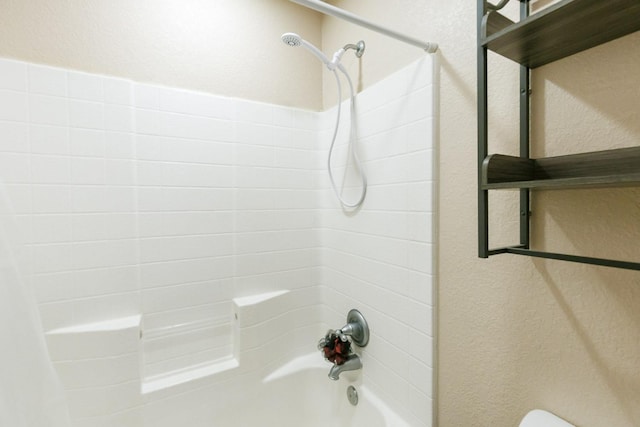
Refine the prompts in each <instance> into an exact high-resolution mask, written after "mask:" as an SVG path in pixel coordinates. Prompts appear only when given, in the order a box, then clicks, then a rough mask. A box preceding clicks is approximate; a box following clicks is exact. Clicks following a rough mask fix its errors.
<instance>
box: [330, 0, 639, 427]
mask: <svg viewBox="0 0 640 427" xmlns="http://www.w3.org/2000/svg"><path fill="white" fill-rule="evenodd" d="M333 3H334V4H336V5H337V6H339V7H343V8H344V9H347V10H350V11H353V12H355V13H358V14H360V15H362V16H364V17H367V18H369V19H372V20H375V21H377V22H380V23H385V25H387V26H390V27H395V28H398V29H402V30H404V31H406V32H407V33H409V34H411V35H414V36H417V37H421V38H424V39H433V41H436V42H438V43H440V46H441V52H440V54H439V55H440V63H441V67H442V68H441V82H442V84H441V92H440V93H441V101H440V113H441V123H440V189H439V191H440V197H439V202H440V216H439V234H440V239H439V243H440V253H439V258H440V262H439V273H440V278H439V295H438V299H439V321H438V322H439V329H438V333H439V343H438V345H439V351H438V359H439V373H438V381H439V393H438V401H439V403H438V413H439V423H438V425H439V426H440V427H460V426H482V427H484V426H491V427H512V426H516V425H517V424H518V421H519V419H521V418H522V416H523V415H524V414H525V413H526V412H527V411H528V410H529V409H531V408H534V407H540V408H544V409H547V410H550V411H553V412H555V413H556V414H558V415H560V416H562V417H564V418H566V419H567V420H569V421H571V422H573V423H575V424H576V425H578V426H581V427H610V426H616V427H632V426H638V425H640V371H639V369H638V367H639V366H640V333H639V331H640V273H639V272H631V271H624V270H616V269H609V268H600V267H590V266H586V265H581V264H571V263H566V262H561V261H543V260H534V259H530V258H527V257H518V256H515V255H502V256H497V257H492V258H490V259H489V260H480V259H478V258H477V257H476V236H477V232H476V206H477V205H476V2H473V1H469V0H450V1H446V2H445V1H440V0H385V1H383V0H374V1H372V0H340V1H336V2H333ZM512 3H516V4H517V3H518V2H512ZM550 3H551V1H548V0H545V1H538V2H537V3H535V7H536V8H539V7H542V6H544V5H548V4H550ZM509 7H511V5H510V6H509ZM509 13H510V12H509ZM359 38H364V39H365V41H366V42H367V49H368V52H367V53H366V54H365V57H363V59H362V61H361V63H360V62H359V61H352V62H347V64H348V65H349V68H350V70H351V71H352V73H358V72H359V71H361V80H362V82H363V85H364V86H365V87H366V86H367V85H369V84H371V83H373V82H375V81H377V80H379V79H380V78H382V77H384V76H385V75H387V74H388V73H390V72H392V71H393V70H396V69H397V68H399V67H400V66H402V65H404V64H406V63H408V62H410V61H412V60H414V59H415V58H417V57H418V56H419V55H421V54H422V53H421V52H420V51H416V50H415V49H414V48H412V47H410V46H404V45H403V44H402V43H400V42H396V41H393V40H391V39H387V38H386V37H384V36H379V35H374V34H371V33H370V32H368V31H364V30H362V29H360V28H358V27H355V26H353V25H351V24H347V23H343V22H339V21H337V20H336V19H333V18H330V19H326V20H325V21H324V24H323V41H324V46H325V51H332V50H333V49H335V48H336V47H338V46H340V45H342V44H344V43H345V42H353V41H354V40H357V39H359ZM638 46H640V33H636V34H634V35H631V36H627V37H626V38H624V39H620V40H618V41H615V42H612V43H610V44H607V45H605V46H600V47H598V48H595V49H592V50H590V51H588V52H584V53H581V54H579V55H575V56H573V57H571V58H566V59H565V60H562V61H559V62H557V63H554V64H551V65H548V66H546V67H542V68H540V69H537V70H535V71H534V74H533V81H532V85H533V91H534V92H533V99H532V103H533V121H534V125H533V129H532V134H533V141H532V143H533V147H534V148H533V149H532V152H533V155H535V156H540V155H555V154H562V153H573V152H580V151H584V150H597V149H607V148H613V147H624V146H633V145H638V144H639V143H640V105H639V103H638V100H639V99H640V85H639V84H638V76H639V75H640V49H638ZM490 67H491V68H490V70H491V77H490V109H491V123H490V125H491V144H490V151H491V152H505V153H509V152H515V150H517V147H516V144H517V133H516V132H517V130H516V129H515V127H514V126H513V124H511V122H512V121H514V120H516V119H517V117H516V114H517V99H518V82H517V67H516V66H514V65H513V64H511V63H509V61H506V60H503V59H501V58H498V57H496V56H495V55H491V56H490ZM326 83H327V82H325V84H326ZM333 96H334V95H333V92H332V87H331V86H329V85H328V84H326V86H325V105H327V104H331V103H332V102H333V99H334V98H332V97H333ZM516 203H517V195H516V193H514V192H505V193H492V194H491V209H492V210H491V212H492V221H491V225H492V230H491V237H492V243H493V244H495V245H497V244H499V243H514V241H515V240H516V238H517V235H516V234H515V233H516V226H517V223H516V218H517V217H516V215H517V211H515V210H514V209H517V205H516ZM533 215H534V216H533V225H534V227H535V230H536V231H535V232H534V234H533V239H534V243H535V246H536V247H538V248H543V249H548V250H553V251H558V252H560V251H568V252H571V253H577V254H584V255H592V256H603V257H612V258H622V259H627V260H635V261H638V260H639V259H640V245H638V241H639V240H640V189H637V188H636V189H605V190H579V191H555V192H537V193H535V194H534V196H533Z"/></svg>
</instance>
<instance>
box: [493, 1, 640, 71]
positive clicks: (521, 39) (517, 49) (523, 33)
mask: <svg viewBox="0 0 640 427" xmlns="http://www.w3.org/2000/svg"><path fill="white" fill-rule="evenodd" d="M638 30H640V1H638V0H606V1H603V0H562V1H560V2H559V3H557V4H555V5H553V6H550V7H548V8H546V9H544V10H542V11H540V12H538V13H535V14H533V15H531V16H529V17H528V18H526V19H524V20H522V21H520V22H518V23H515V24H513V25H510V26H508V27H507V28H504V29H502V30H500V31H497V32H496V33H494V34H490V35H488V37H486V38H485V39H483V41H482V44H483V45H484V46H486V47H487V48H488V49H489V50H492V51H494V52H496V53H498V54H500V55H502V56H505V57H507V58H509V59H511V60H513V61H516V62H518V63H520V64H522V65H526V66H527V67H529V68H536V67H540V66H542V65H545V64H548V63H550V62H553V61H556V60H558V59H561V58H565V57H567V56H570V55H573V54H575V53H578V52H581V51H583V50H586V49H589V48H592V47H594V46H598V45H600V44H603V43H606V42H609V41H611V40H614V39H617V38H619V37H622V36H625V35H627V34H631V33H634V32H636V31H638ZM487 32H489V33H490V32H491V31H489V30H488V29H487Z"/></svg>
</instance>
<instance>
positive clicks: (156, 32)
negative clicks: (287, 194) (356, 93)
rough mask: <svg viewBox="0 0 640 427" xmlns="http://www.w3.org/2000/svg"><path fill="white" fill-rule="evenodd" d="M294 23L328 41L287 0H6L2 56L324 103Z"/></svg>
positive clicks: (281, 100)
mask: <svg viewBox="0 0 640 427" xmlns="http://www.w3.org/2000/svg"><path fill="white" fill-rule="evenodd" d="M286 31H297V32H300V33H304V37H305V38H307V39H308V40H310V41H312V42H313V43H319V42H320V17H319V16H318V15H317V14H314V13H311V12H308V11H306V10H305V9H301V8H300V7H298V6H296V5H294V4H292V3H290V2H288V1H283V0H215V1H211V0H185V1H174V0H134V1H131V0H65V1H48V0H3V1H1V2H0V56H5V57H13V58H17V59H21V60H25V61H30V62H35V63H42V64H49V65H54V66H59V67H66V68H72V69H76V70H81V71H88V72H92V73H100V74H107V75H112V76H119V77H126V78H130V79H133V80H135V81H139V82H151V83H157V84H161V85H165V86H172V87H181V88H187V89H193V90H198V91H205V92H211V93H215V94H218V95H226V96H232V97H238V98H246V99H253V100H258V101H264V102H272V103H276V104H282V105H290V106H297V107H301V108H308V109H313V110H319V109H320V107H321V105H322V101H321V91H320V85H321V80H320V79H321V74H320V73H321V71H320V69H319V67H317V62H316V61H315V60H314V58H312V57H309V56H307V55H304V54H302V53H301V52H300V51H297V50H294V49H291V48H287V47H286V46H285V45H284V44H283V43H282V42H281V41H280V36H281V34H282V33H283V32H286ZM300 76H304V78H300Z"/></svg>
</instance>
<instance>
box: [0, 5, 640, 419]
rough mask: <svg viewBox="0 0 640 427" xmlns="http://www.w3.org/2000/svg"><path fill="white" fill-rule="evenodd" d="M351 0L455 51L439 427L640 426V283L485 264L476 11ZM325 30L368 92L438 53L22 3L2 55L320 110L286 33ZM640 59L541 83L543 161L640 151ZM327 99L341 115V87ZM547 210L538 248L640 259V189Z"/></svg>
mask: <svg viewBox="0 0 640 427" xmlns="http://www.w3.org/2000/svg"><path fill="white" fill-rule="evenodd" d="M333 3H335V4H336V5H338V6H340V7H344V8H345V9H348V10H352V11H354V12H356V13H360V14H361V15H363V16H365V17H367V18H370V19H372V20H376V21H379V22H381V23H384V24H385V25H388V26H390V27H394V28H398V29H401V30H403V31H406V32H407V33H409V34H412V35H414V36H416V37H421V38H425V39H428V40H433V41H436V42H438V43H440V45H441V52H440V54H439V60H440V64H441V82H442V87H441V102H440V113H441V124H440V190H439V191H440V199H439V202H440V217H439V230H440V231H439V233H440V241H439V246H440V265H439V273H440V283H439V296H438V298H439V315H440V317H439V331H438V332H439V335H440V338H439V344H438V345H439V351H438V358H439V363H440V365H439V374H438V381H439V383H440V388H439V394H438V399H439V404H438V412H439V419H440V422H439V426H440V427H459V426H492V427H493V426H495V427H502V426H504V427H509V426H515V425H517V422H518V420H519V419H520V418H521V417H522V416H523V415H524V413H525V412H526V411H527V410H529V409H530V408H532V407H542V408H546V409H548V410H551V411H553V412H555V413H557V414H558V415H561V416H563V417H565V418H567V419H568V420H569V421H572V422H574V423H575V424H577V425H579V426H582V427H600V426H602V427H605V426H607V427H608V426H616V427H631V426H637V425H640V403H639V402H640V374H639V373H638V366H640V337H639V333H638V331H639V330H640V273H636V272H629V271H622V270H614V269H606V268H597V267H588V266H584V265H579V264H576V265H573V264H568V263H563V262H557V261H541V260H532V259H529V258H525V257H516V256H509V255H503V256H498V257H493V258H491V259H489V260H479V259H477V258H476V249H475V247H476V200H475V199H476V160H475V153H476V151H475V150H476V149H475V144H476V69H475V65H476V61H475V58H476V50H475V39H476V22H475V19H476V18H475V15H476V11H475V2H472V1H469V0H449V1H441V0H339V1H335V2H333ZM542 3H550V2H549V1H548V0H545V1H542V0H540V1H539V2H538V4H539V5H540V4H542ZM321 23H322V31H323V35H322V44H323V50H324V51H325V52H327V53H332V52H333V51H334V50H335V49H337V48H338V47H340V46H342V45H343V44H344V43H347V42H355V41H357V40H359V39H361V38H362V39H365V41H366V42H367V53H366V54H365V57H364V58H363V59H362V60H361V61H357V60H354V59H353V58H352V57H351V56H346V57H345V64H346V65H347V66H348V68H349V69H350V71H351V72H352V75H358V76H359V79H358V84H359V86H360V87H366V86H367V85H370V84H372V83H374V82H376V81H378V80H380V79H381V78H383V77H384V76H386V75H388V74H390V73H392V72H393V71H395V70H397V69H398V68H400V67H402V66H404V65H406V64H408V63H409V62H411V61H413V60H414V59H416V58H418V57H419V56H420V55H422V53H421V52H420V51H419V50H417V49H416V48H414V47H411V46H406V45H404V44H402V43H400V42H396V41H394V40H392V39H388V38H386V37H384V36H379V35H376V34H372V33H371V32H369V31H366V30H363V29H360V28H358V27H355V26H353V25H351V24H346V23H343V22H339V21H337V20H335V19H324V20H322V18H321V17H320V16H319V15H318V14H315V13H312V12H307V11H306V10H304V9H302V8H301V7H299V6H297V5H293V4H291V3H289V2H288V1H285V0H215V1H208V0H207V1H205V0H190V1H188V2H174V1H169V0H156V1H151V0H136V1H129V0H109V1H105V0H68V1H64V2H62V1H58V2H52V1H46V0H4V1H2V3H1V4H0V55H1V56H8V57H14V58H19V59H22V60H26V61H32V62H39V63H45V64H51V65H55V66H63V67H69V68H74V69H79V70H85V71H89V72H96V73H103V74H108V75H114V76H122V77H127V78H131V79H134V80H136V81H143V82H154V83H160V84H164V85H168V86H178V87H185V88H190V89H194V90H202V91H208V92H213V93H217V94H221V95H228V96H235V97H241V98H249V99H255V100H261V101H267V102H274V103H279V104H282V105H294V106H298V107H306V108H310V109H319V108H320V107H321V106H322V104H323V101H322V99H323V97H322V94H321V91H320V89H319V88H320V85H321V74H320V68H319V67H318V66H317V62H316V60H315V58H313V57H312V56H311V55H308V54H307V55H304V54H303V55H301V54H300V52H299V51H297V50H294V49H287V48H286V47H284V46H283V45H282V44H281V42H280V40H279V36H280V34H281V33H282V32H284V31H297V32H299V33H301V34H302V35H303V36H304V37H305V38H306V39H308V40H309V41H311V42H313V43H316V44H318V45H320V42H321V36H320V25H321ZM639 45H640V33H638V34H634V35H631V36H628V37H626V38H624V39H621V40H618V41H615V42H613V43H610V44H608V45H606V46H601V47H598V48H595V49H593V50H591V51H589V52H585V53H582V54H579V55H576V56H574V57H572V58H567V59H565V60H563V61H560V62H558V63H555V64H552V65H549V66H546V67H543V68H541V69H538V70H536V72H535V73H534V77H533V87H534V94H533V116H534V121H535V123H536V124H535V125H534V127H533V130H532V133H533V137H534V140H533V144H534V147H535V148H534V149H533V154H534V155H543V154H544V155H553V154H560V153H568V152H577V151H582V150H586V149H600V148H603V149H604V148H610V147H622V146H631V145H634V144H638V141H640V108H639V107H638V99H640V85H638V81H637V76H638V75H639V73H640V49H638V46H639ZM491 67H492V68H491V70H492V73H491V79H490V84H491V102H490V107H491V111H492V121H491V126H492V127H491V129H492V131H491V139H492V144H491V150H492V151H494V152H510V151H511V152H513V151H514V150H515V148H514V140H515V137H516V135H515V130H514V126H513V125H512V124H511V121H512V120H513V119H515V111H516V103H517V82H516V81H515V77H516V73H517V69H516V68H514V66H513V65H512V64H510V63H508V61H504V60H502V59H500V58H496V57H495V56H491ZM300 76H304V78H301V77H300ZM325 78H326V76H325ZM328 83H330V82H328ZM324 93H325V96H324V104H325V105H331V104H333V102H334V100H335V95H334V92H333V85H332V84H326V86H325V89H324ZM491 200H492V213H493V215H492V226H493V228H492V238H493V242H494V243H495V244H498V243H499V242H503V243H511V242H513V240H514V237H513V236H514V235H513V233H514V232H515V226H516V223H515V220H514V212H513V208H514V202H515V197H514V195H513V194H511V193H495V194H494V193H492V198H491ZM533 200H534V205H533V211H534V217H533V218H534V226H535V227H536V230H537V231H536V232H535V233H534V241H535V244H536V245H537V246H538V247H541V248H547V249H550V250H557V251H562V250H567V251H572V252H575V253H582V254H588V255H602V256H611V257H614V258H615V257H622V258H626V259H630V260H638V259H640V245H638V244H637V242H638V240H639V237H640V226H639V225H640V202H639V200H640V190H638V189H616V190H580V191H557V192H540V193H536V194H535V195H534V198H533Z"/></svg>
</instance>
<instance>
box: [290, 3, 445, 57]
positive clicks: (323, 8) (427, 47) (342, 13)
mask: <svg viewBox="0 0 640 427" xmlns="http://www.w3.org/2000/svg"><path fill="white" fill-rule="evenodd" d="M289 1H291V2H293V3H297V4H299V5H301V6H304V7H307V8H309V9H313V10H315V11H318V12H321V13H324V14H325V15H331V16H335V17H336V18H340V19H343V20H345V21H349V22H352V23H354V24H356V25H360V26H361V27H364V28H368V29H370V30H373V31H376V32H378V33H380V34H384V35H386V36H389V37H393V38H394V39H397V40H400V41H403V42H405V43H408V44H411V45H414V46H418V47H419V48H421V49H423V50H424V51H425V52H427V53H435V52H436V51H437V50H438V44H437V43H431V42H424V41H422V40H418V39H416V38H413V37H409V36H407V35H405V34H402V33H399V32H397V31H393V30H391V29H389V28H385V27H382V26H380V25H378V24H375V23H373V22H371V21H368V20H366V19H364V18H361V17H360V16H358V15H355V14H353V13H351V12H348V11H346V10H344V9H340V8H338V7H335V6H332V5H330V4H328V3H325V2H323V1H320V0H289Z"/></svg>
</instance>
